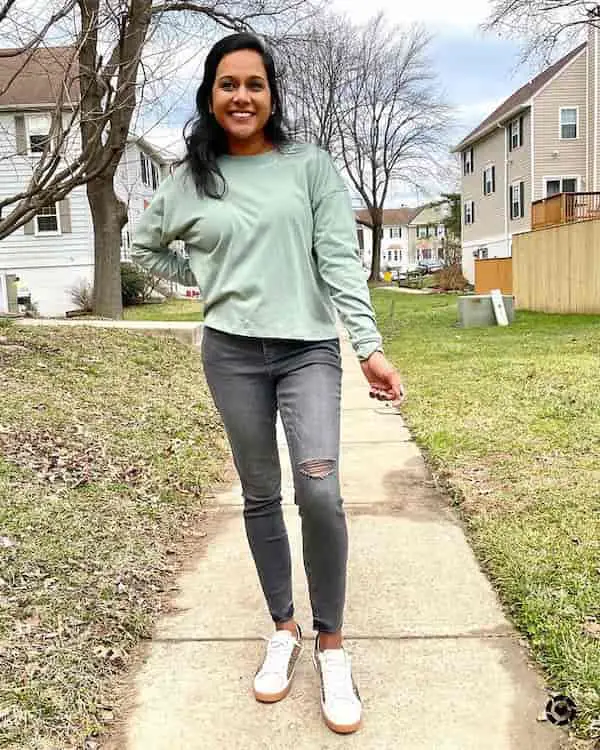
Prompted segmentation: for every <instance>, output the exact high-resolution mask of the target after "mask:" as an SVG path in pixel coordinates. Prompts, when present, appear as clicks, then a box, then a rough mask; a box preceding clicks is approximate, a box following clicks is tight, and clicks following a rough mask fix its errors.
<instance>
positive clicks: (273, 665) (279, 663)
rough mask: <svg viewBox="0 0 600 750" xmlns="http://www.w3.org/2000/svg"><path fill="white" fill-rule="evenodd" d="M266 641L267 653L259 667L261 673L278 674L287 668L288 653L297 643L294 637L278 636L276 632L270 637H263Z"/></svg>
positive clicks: (289, 653)
mask: <svg viewBox="0 0 600 750" xmlns="http://www.w3.org/2000/svg"><path fill="white" fill-rule="evenodd" d="M263 640H265V641H266V642H267V653H266V656H265V661H264V663H263V665H262V667H261V670H260V671H261V673H262V674H280V673H281V672H282V671H286V670H287V666H288V662H289V660H290V655H291V653H292V651H293V649H294V647H295V646H296V645H297V643H298V642H297V641H296V639H295V638H294V637H293V636H292V637H291V638H290V637H288V636H280V635H279V633H276V634H275V635H274V636H272V637H271V638H264V637H263Z"/></svg>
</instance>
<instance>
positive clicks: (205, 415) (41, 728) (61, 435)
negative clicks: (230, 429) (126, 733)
mask: <svg viewBox="0 0 600 750" xmlns="http://www.w3.org/2000/svg"><path fill="white" fill-rule="evenodd" d="M0 392H1V393H2V398H1V399H0V498H1V501H0V674H1V675H2V677H1V679H0V747H2V748H11V749H14V750H16V749H17V748H18V749H19V750H33V749H35V750H42V748H43V750H67V749H70V748H83V747H84V746H85V747H86V748H88V747H92V746H93V747H96V746H97V745H95V744H89V743H85V738H86V737H87V738H89V737H91V736H95V735H96V733H99V732H102V730H103V728H104V727H105V725H106V724H107V723H110V721H111V719H112V718H113V716H114V714H115V713H116V712H117V708H118V703H117V704H115V696H116V695H117V696H118V691H116V688H117V685H118V682H119V677H120V676H121V675H122V674H123V672H124V670H125V668H126V667H127V665H128V663H129V662H130V659H131V654H132V650H133V648H134V647H135V645H136V644H137V643H138V642H139V640H140V639H141V638H144V637H147V636H148V635H149V634H150V632H151V628H152V624H153V622H154V620H155V618H156V616H157V615H158V614H160V611H161V608H163V609H164V606H165V602H166V599H165V597H164V595H165V592H167V591H168V586H169V585H170V584H169V578H170V576H171V575H172V574H173V573H174V572H176V570H177V567H178V562H177V560H178V558H177V557H176V556H175V555H174V552H175V551H176V550H178V549H180V548H181V547H180V544H181V543H182V542H183V541H184V540H190V539H192V538H194V537H195V536H197V535H198V534H201V533H202V532H201V516H202V512H201V508H202V503H203V498H204V497H205V495H206V492H207V490H208V489H209V488H210V487H211V485H214V484H215V482H217V481H218V480H219V479H221V478H222V473H223V467H224V465H225V463H224V458H225V456H226V450H225V442H224V439H223V435H222V432H221V428H220V426H219V425H220V423H219V420H218V418H217V415H216V413H215V411H214V410H213V407H212V403H211V402H210V399H209V396H208V393H207V389H206V387H205V385H204V380H203V376H202V371H201V365H200V360H199V356H198V354H197V353H196V352H194V351H192V350H191V349H190V348H188V347H186V346H185V345H183V344H180V343H179V342H177V341H175V340H172V341H171V340H169V339H157V338H154V337H147V336H144V335H142V334H132V333H127V332H122V331H103V330H89V329H87V330H86V329H84V328H74V329H68V330H67V329H59V328H57V329H53V330H51V332H50V329H34V328H31V329H25V328H17V327H16V326H10V325H4V326H2V327H0Z"/></svg>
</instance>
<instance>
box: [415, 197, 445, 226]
mask: <svg viewBox="0 0 600 750" xmlns="http://www.w3.org/2000/svg"><path fill="white" fill-rule="evenodd" d="M447 205H448V204H447V203H445V202H442V203H434V204H430V205H427V206H422V207H421V208H420V209H418V210H417V212H416V213H415V215H414V216H413V218H412V220H411V222H410V223H411V226H418V225H419V224H427V225H429V224H440V223H441V222H442V221H443V220H444V219H445V218H446V216H447V214H448V208H447Z"/></svg>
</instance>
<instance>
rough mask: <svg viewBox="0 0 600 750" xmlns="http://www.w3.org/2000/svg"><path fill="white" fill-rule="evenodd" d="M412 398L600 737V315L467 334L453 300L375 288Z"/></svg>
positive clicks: (430, 443) (415, 414) (512, 603)
mask: <svg viewBox="0 0 600 750" xmlns="http://www.w3.org/2000/svg"><path fill="white" fill-rule="evenodd" d="M372 297H373V301H374V303H375V305H376V308H377V311H378V318H379V322H380V325H381V329H382V332H383V334H384V338H385V343H386V350H387V353H388V354H389V356H390V358H391V359H392V360H393V361H394V362H395V364H396V365H397V366H398V367H399V368H400V370H401V371H402V373H403V376H404V380H405V383H406V385H407V387H408V393H409V398H408V400H407V402H406V404H405V406H404V407H403V412H404V414H405V417H406V419H407V422H408V424H409V426H410V428H411V430H412V431H413V433H414V435H415V437H416V439H417V441H418V442H419V444H420V445H421V446H423V447H424V448H425V449H426V451H427V452H428V455H429V457H430V462H431V465H432V467H433V469H434V471H435V473H436V474H437V476H438V477H439V478H440V479H441V480H442V481H443V482H444V483H445V484H446V486H447V487H448V488H449V489H450V491H451V494H452V496H453V497H454V499H455V503H456V505H457V507H458V508H459V510H460V512H461V515H462V517H463V518H464V519H465V521H466V524H467V528H468V531H469V535H470V538H471V541H472V544H473V546H474V548H475V550H476V553H477V555H478V557H479V560H480V561H481V563H482V565H483V567H484V568H485V569H486V570H487V572H488V573H489V575H490V577H491V578H492V580H493V581H494V583H495V585H496V588H497V590H498V591H499V593H500V596H501V598H502V600H503V602H504V604H505V607H506V609H507V611H508V613H509V615H510V616H511V617H512V619H513V621H514V622H515V624H516V625H517V627H518V628H519V629H520V630H521V631H522V632H523V633H524V634H526V635H527V636H528V639H529V643H530V645H531V648H532V651H533V653H534V655H535V657H536V658H537V659H538V661H539V662H540V664H541V665H543V667H544V668H545V670H546V674H547V676H548V681H549V684H550V686H551V687H552V688H554V689H556V690H557V691H560V692H563V693H566V694H568V695H570V696H571V697H572V698H573V699H574V700H575V702H576V703H577V706H578V709H579V720H578V723H577V729H578V731H579V733H580V734H581V735H583V736H588V737H589V736H597V735H598V733H600V489H599V488H600V317H598V316H559V315H543V314H535V313H524V312H523V313H517V320H516V322H515V324H514V325H512V326H510V327H509V328H504V329H503V328H496V327H494V328H485V329H460V328H457V327H456V325H455V323H456V319H457V314H456V307H457V300H456V297H454V296H447V295H435V296H425V297H422V296H411V295H402V294H391V293H389V292H384V291H374V292H373V293H372Z"/></svg>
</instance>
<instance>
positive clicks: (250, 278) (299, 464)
mask: <svg viewBox="0 0 600 750" xmlns="http://www.w3.org/2000/svg"><path fill="white" fill-rule="evenodd" d="M196 105H197V116H196V117H195V118H194V120H193V121H192V123H191V130H190V133H189V135H188V137H187V139H186V145H187V157H186V158H185V159H184V161H183V162H182V164H181V165H180V168H179V169H177V170H176V171H175V172H174V174H173V175H172V176H171V177H169V178H167V179H166V180H164V181H163V182H162V183H161V185H160V187H159V189H158V191H157V192H156V194H155V196H154V198H153V200H152V203H151V204H150V206H149V207H148V209H147V210H146V212H145V213H144V215H143V217H142V220H141V222H140V224H139V226H138V230H137V235H136V237H135V240H134V243H133V253H132V255H133V257H134V258H135V259H136V260H137V261H138V262H139V263H140V264H141V265H143V266H145V267H146V268H148V269H149V270H151V271H152V272H153V273H155V274H157V275H166V276H167V277H169V278H173V279H175V280H177V281H180V282H181V283H184V284H188V285H196V283H197V285H198V286H199V287H200V289H201V290H202V296H203V300H204V310H205V325H204V333H203V338H202V358H203V363H204V372H205V374H206V379H207V382H208V385H209V388H210V390H211V393H212V396H213V399H214V401H215V404H216V405H217V408H218V410H219V413H220V415H221V417H222V419H223V422H224V424H225V429H226V431H227V435H228V438H229V442H230V444H231V448H232V452H233V454H234V459H235V465H236V468H237V470H238V473H239V476H240V480H241V485H242V492H243V496H244V521H245V526H246V535H247V538H248V542H249V544H250V549H251V552H252V555H253V557H254V561H255V563H256V568H257V572H258V577H259V580H260V583H261V585H262V588H263V592H264V595H265V599H266V603H267V606H268V608H269V611H270V614H271V617H272V619H273V622H274V625H275V631H276V632H275V633H274V634H273V635H272V637H271V638H269V639H268V645H267V650H266V655H265V660H264V663H263V665H262V667H261V668H260V669H259V670H258V672H257V674H256V675H255V676H254V695H255V697H256V699H257V700H258V701H261V702H265V703H274V702H275V701H278V700H281V699H282V698H284V697H285V696H286V695H287V693H288V692H289V690H290V687H291V682H292V678H293V674H294V669H295V666H296V662H297V659H298V657H299V656H300V652H301V650H302V634H301V631H300V628H299V626H298V624H297V622H296V620H295V618H294V603H293V598H292V581H291V558H290V548H289V543H288V537H287V531H286V526H285V523H284V518H283V513H282V508H281V469H280V464H279V452H278V446H277V432H276V429H275V425H276V420H277V414H278V413H279V414H280V415H281V420H282V423H283V426H284V429H285V431H286V436H287V443H288V445H289V451H290V458H291V460H292V463H293V466H294V490H295V500H296V504H297V505H298V507H299V509H300V514H301V516H302V535H303V551H304V559H305V563H306V571H307V577H308V585H309V590H310V598H311V603H312V609H313V628H314V630H316V631H317V637H316V649H315V654H314V657H313V659H314V664H315V667H316V669H317V674H318V676H319V679H320V681H321V701H322V709H323V714H324V717H325V721H326V723H327V725H328V726H329V727H330V728H331V729H333V730H334V731H336V732H341V733H349V732H354V731H355V730H357V729H358V728H359V726H360V722H361V710H362V708H361V703H360V698H359V696H358V693H357V691H356V688H355V686H354V683H353V680H352V672H351V665H350V659H349V657H348V656H347V654H346V652H345V650H344V647H343V639H342V624H343V610H344V604H345V587H346V564H347V545H348V536H347V530H346V519H345V514H344V510H343V501H342V498H341V494H340V478H339V453H340V396H341V357H340V342H339V337H338V332H337V325H336V315H335V311H336V309H337V311H338V312H339V314H340V316H341V318H342V320H343V321H344V324H345V326H346V328H347V330H348V332H349V334H350V339H351V341H352V344H353V347H354V350H355V352H356V355H357V357H358V359H359V360H360V361H361V364H362V368H363V372H364V374H365V378H366V380H367V382H366V383H365V387H367V388H368V387H370V392H371V396H373V397H374V398H378V399H381V400H400V399H401V397H402V385H401V383H400V378H399V375H398V373H397V372H396V371H395V370H394V368H393V367H392V366H391V365H390V364H389V363H388V362H387V360H386V359H385V357H384V356H383V353H382V351H381V348H380V347H381V337H380V335H379V332H378V330H377V325H376V322H375V318H374V315H373V308H372V306H371V302H370V299H369V290H368V287H367V284H366V279H365V276H364V274H363V271H362V266H361V262H360V259H359V253H358V240H357V234H356V223H355V220H354V214H353V211H352V205H351V201H350V197H349V195H348V190H347V188H346V185H345V184H344V181H343V180H342V178H341V176H340V174H339V173H338V171H337V169H336V168H335V166H334V164H333V162H332V160H331V158H330V156H329V155H328V154H327V153H325V152H324V151H322V150H321V149H319V148H317V147H315V146H312V145H310V144H301V143H295V142H292V141H291V139H290V138H289V136H288V135H287V134H286V132H285V129H284V127H283V112H282V108H281V97H280V93H279V89H278V85H277V76H276V73H275V65H274V62H273V57H272V55H271V53H270V52H269V51H268V49H266V47H265V46H264V45H263V43H262V42H261V41H260V39H258V38H257V37H255V36H251V35H249V34H234V35H232V36H229V37H226V38H225V39H223V40H221V41H220V42H218V43H217V44H216V45H215V46H214V47H213V49H212V50H211V52H210V53H209V55H208V57H207V60H206V64H205V68H204V78H203V80H202V83H201V84H200V87H199V89H198V92H197V95H196ZM174 239H180V240H183V241H184V243H185V245H186V247H187V249H188V251H189V255H188V256H186V257H183V256H178V255H177V254H176V253H173V252H171V251H170V250H169V247H168V246H169V243H170V242H171V241H172V240H174ZM231 621H232V624H234V622H235V613H234V612H233V611H232V613H231Z"/></svg>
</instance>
